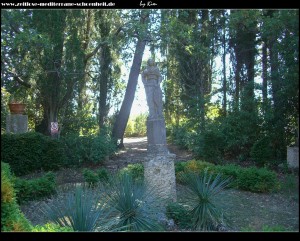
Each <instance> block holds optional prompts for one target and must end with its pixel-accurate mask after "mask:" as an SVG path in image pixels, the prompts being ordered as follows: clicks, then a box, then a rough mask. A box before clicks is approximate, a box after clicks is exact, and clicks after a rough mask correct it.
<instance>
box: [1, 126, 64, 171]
mask: <svg viewBox="0 0 300 241" xmlns="http://www.w3.org/2000/svg"><path fill="white" fill-rule="evenodd" d="M1 139H2V140H1V161H4V162H6V163H9V165H10V167H11V170H12V171H13V172H14V174H15V175H17V176H21V175H26V174H28V173H31V172H34V171H37V170H44V171H51V170H57V169H58V168H59V167H60V166H61V165H63V163H64V162H65V154H64V149H63V146H62V145H61V143H60V141H59V140H54V139H51V138H50V137H47V136H44V135H42V134H40V133H36V132H28V133H24V134H3V135H1Z"/></svg>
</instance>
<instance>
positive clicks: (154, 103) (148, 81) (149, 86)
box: [142, 59, 163, 119]
mask: <svg viewBox="0 0 300 241" xmlns="http://www.w3.org/2000/svg"><path fill="white" fill-rule="evenodd" d="M142 81H143V83H144V87H145V92H146V98H147V104H148V107H149V119H152V118H162V117H163V113H162V106H163V105H162V91H161V89H160V83H161V81H162V76H161V74H160V72H159V69H158V67H157V66H156V65H155V62H154V60H152V59H149V60H148V66H147V68H146V69H145V70H144V71H143V72H142Z"/></svg>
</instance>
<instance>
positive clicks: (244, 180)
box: [175, 160, 279, 192]
mask: <svg viewBox="0 0 300 241" xmlns="http://www.w3.org/2000/svg"><path fill="white" fill-rule="evenodd" d="M205 169H207V171H208V172H209V173H213V174H217V173H220V174H222V176H223V177H224V178H227V177H231V178H232V182H231V184H230V186H231V187H234V188H238V189H241V190H245V191H251V192H270V191H273V190H278V189H279V181H278V179H277V175H276V173H275V172H274V171H271V170H268V169H266V168H257V167H249V168H243V167H240V166H237V165H234V164H229V165H224V166H221V165H214V164H212V163H208V162H203V161H196V160H191V161H188V162H179V163H176V164H175V172H176V178H177V181H178V182H181V181H182V180H180V173H182V172H188V171H191V172H197V173H200V172H203V171H204V170H205Z"/></svg>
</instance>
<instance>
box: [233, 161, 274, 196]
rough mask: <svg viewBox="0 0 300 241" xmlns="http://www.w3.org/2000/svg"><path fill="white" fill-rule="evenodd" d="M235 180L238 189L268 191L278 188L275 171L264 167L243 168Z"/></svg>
mask: <svg viewBox="0 0 300 241" xmlns="http://www.w3.org/2000/svg"><path fill="white" fill-rule="evenodd" d="M236 182H237V186H238V188H239V189H241V190H246V191H251V192H270V191H273V190H278V189H279V182H278V179H277V176H276V173H275V172H273V171H270V170H267V169H266V168H256V167H249V168H243V169H241V171H240V172H239V175H238V178H237V181H236Z"/></svg>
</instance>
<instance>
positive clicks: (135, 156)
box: [103, 137, 193, 171]
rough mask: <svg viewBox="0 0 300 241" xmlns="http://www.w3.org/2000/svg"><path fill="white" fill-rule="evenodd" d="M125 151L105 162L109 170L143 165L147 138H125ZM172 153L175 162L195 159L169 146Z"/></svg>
mask: <svg viewBox="0 0 300 241" xmlns="http://www.w3.org/2000/svg"><path fill="white" fill-rule="evenodd" d="M124 146H125V149H123V150H120V151H119V152H118V153H117V154H116V155H115V156H114V157H112V158H110V159H109V160H107V161H105V162H104V163H103V165H104V166H105V167H106V168H108V169H109V170H112V171H115V170H119V169H121V168H123V167H126V166H127V165H128V164H134V163H143V162H144V159H145V156H146V154H147V137H132V138H124ZM168 149H169V151H170V152H171V153H174V154H176V158H175V160H174V161H175V162H178V161H188V160H191V159H193V154H192V153H191V152H188V151H186V150H180V149H179V148H178V147H176V146H174V145H168Z"/></svg>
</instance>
